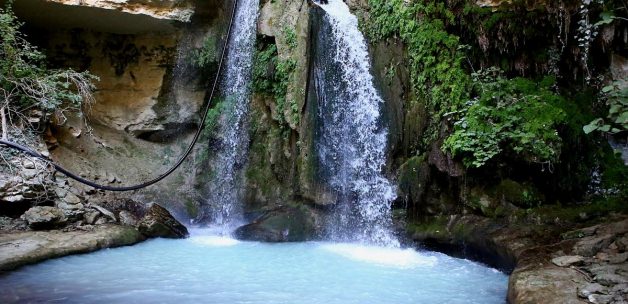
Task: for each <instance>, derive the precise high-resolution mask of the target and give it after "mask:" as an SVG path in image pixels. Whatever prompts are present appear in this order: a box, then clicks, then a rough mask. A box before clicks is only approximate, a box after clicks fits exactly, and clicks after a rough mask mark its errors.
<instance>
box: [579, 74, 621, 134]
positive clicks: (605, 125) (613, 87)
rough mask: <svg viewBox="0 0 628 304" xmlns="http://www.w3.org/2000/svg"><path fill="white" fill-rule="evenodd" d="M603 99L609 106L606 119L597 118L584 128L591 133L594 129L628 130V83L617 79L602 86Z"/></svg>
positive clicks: (616, 131) (606, 130)
mask: <svg viewBox="0 0 628 304" xmlns="http://www.w3.org/2000/svg"><path fill="white" fill-rule="evenodd" d="M601 95H602V96H601V98H600V99H601V100H603V101H604V102H605V104H606V106H607V107H608V113H607V115H606V119H604V118H597V119H595V120H593V121H592V122H590V123H589V124H588V125H586V126H584V127H583V128H582V129H583V130H584V132H585V133H587V134H589V133H591V132H593V131H601V132H607V133H611V134H616V133H620V132H627V131H628V83H626V81H615V82H613V83H611V84H610V85H608V86H605V87H603V88H602V92H601Z"/></svg>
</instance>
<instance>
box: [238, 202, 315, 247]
mask: <svg viewBox="0 0 628 304" xmlns="http://www.w3.org/2000/svg"><path fill="white" fill-rule="evenodd" d="M316 218H317V216H316V214H314V212H313V211H312V210H310V209H309V208H308V207H305V206H298V207H292V206H281V207H278V208H275V209H272V210H269V211H266V212H265V213H264V214H263V215H261V216H260V217H258V218H257V219H256V220H254V221H253V222H251V223H250V224H247V225H244V226H242V227H240V228H238V229H237V230H236V231H235V236H236V238H238V239H241V240H249V241H262V242H302V241H306V240H310V239H312V238H314V237H315V236H316V234H317V230H318V229H317V225H316Z"/></svg>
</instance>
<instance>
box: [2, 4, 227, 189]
mask: <svg viewBox="0 0 628 304" xmlns="http://www.w3.org/2000/svg"><path fill="white" fill-rule="evenodd" d="M237 8H238V0H233V11H232V12H231V20H230V21H229V28H228V29H227V40H226V41H225V43H224V45H223V47H222V53H221V54H220V61H219V62H218V71H217V73H216V78H215V79H214V84H213V86H212V90H211V94H210V95H209V100H208V101H207V105H206V106H205V111H204V113H203V117H202V119H201V123H200V125H199V127H198V130H197V131H196V134H194V139H192V142H191V143H190V145H189V146H188V148H187V150H186V151H185V153H184V154H183V156H181V158H179V160H178V161H177V163H176V164H175V165H174V166H173V167H171V168H170V169H168V171H166V172H164V173H163V174H161V175H159V176H157V177H156V178H154V179H151V180H149V181H147V182H144V183H141V184H138V185H133V186H121V187H112V186H106V185H101V184H98V183H96V182H94V181H90V180H87V179H85V178H82V177H80V176H78V175H76V174H74V173H72V172H70V171H68V170H67V169H65V168H63V167H61V166H60V165H58V164H56V163H54V162H53V161H52V160H51V159H50V158H48V157H46V156H44V155H42V154H41V153H39V152H37V151H35V150H33V149H30V148H28V147H25V146H22V145H20V144H17V143H14V142H10V141H7V140H0V144H1V145H5V146H7V147H9V148H12V149H16V150H19V151H22V152H24V153H26V154H28V155H30V156H32V157H37V158H40V159H43V160H45V161H47V162H49V163H50V164H52V166H53V167H54V168H55V170H57V171H59V172H61V173H63V174H65V175H66V176H68V177H69V178H71V179H74V180H76V181H78V182H80V183H83V184H85V185H88V186H91V187H94V188H96V189H101V190H107V191H119V192H121V191H133V190H138V189H142V188H146V187H148V186H150V185H152V184H155V183H157V182H159V181H161V180H163V179H164V178H166V177H167V176H168V175H170V174H172V172H174V171H175V170H177V168H179V167H180V166H181V164H183V161H184V160H185V159H186V158H187V157H188V156H189V155H190V153H192V149H193V148H194V145H196V142H197V141H198V139H199V137H200V136H201V132H202V131H203V129H204V127H205V119H207V113H208V112H209V106H210V105H211V101H212V99H213V98H214V93H215V91H216V87H217V86H218V81H219V80H220V71H221V70H222V64H223V61H224V59H225V53H226V51H227V47H228V46H229V40H230V38H231V37H230V36H231V28H232V27H233V20H234V19H235V14H236V10H237Z"/></svg>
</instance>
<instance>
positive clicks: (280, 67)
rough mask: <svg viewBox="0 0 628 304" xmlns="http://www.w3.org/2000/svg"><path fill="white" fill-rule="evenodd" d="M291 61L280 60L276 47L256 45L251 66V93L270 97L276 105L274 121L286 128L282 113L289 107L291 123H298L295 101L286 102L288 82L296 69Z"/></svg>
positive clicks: (294, 62)
mask: <svg viewBox="0 0 628 304" xmlns="http://www.w3.org/2000/svg"><path fill="white" fill-rule="evenodd" d="M296 65H297V64H296V61H294V60H293V59H285V60H282V59H280V58H279V56H278V53H277V45H275V44H268V45H265V46H263V45H258V49H257V52H256V53H255V60H254V65H253V91H254V92H255V93H258V94H262V95H264V96H267V97H272V98H273V99H274V100H275V104H276V106H277V107H276V117H273V118H274V119H275V120H277V121H279V122H280V124H281V125H282V126H287V121H286V117H284V113H285V111H286V109H287V107H289V109H290V113H291V115H292V117H290V118H292V119H293V121H295V122H298V119H299V112H298V111H299V109H298V105H297V104H296V101H294V100H289V101H288V100H286V95H287V93H288V82H289V81H290V78H291V76H292V74H293V72H294V70H295V68H296Z"/></svg>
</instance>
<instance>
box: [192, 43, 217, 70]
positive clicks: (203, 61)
mask: <svg viewBox="0 0 628 304" xmlns="http://www.w3.org/2000/svg"><path fill="white" fill-rule="evenodd" d="M217 57H218V51H217V50H216V37H215V36H213V35H209V36H207V38H205V40H204V41H203V45H202V46H201V47H200V48H197V49H194V50H192V52H191V53H190V57H189V58H190V62H191V63H192V65H194V66H195V67H197V68H203V67H206V66H208V65H209V64H212V63H216V61H217Z"/></svg>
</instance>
